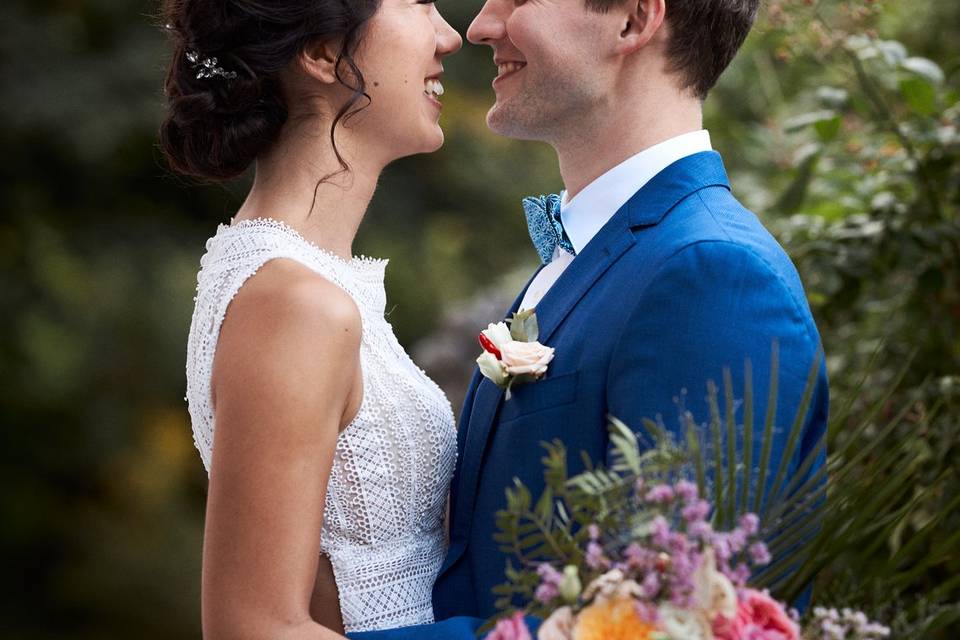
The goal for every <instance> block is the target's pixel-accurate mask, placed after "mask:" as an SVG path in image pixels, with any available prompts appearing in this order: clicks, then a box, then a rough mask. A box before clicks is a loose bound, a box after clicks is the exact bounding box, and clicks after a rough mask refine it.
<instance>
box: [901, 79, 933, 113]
mask: <svg viewBox="0 0 960 640" xmlns="http://www.w3.org/2000/svg"><path fill="white" fill-rule="evenodd" d="M900 94H901V95H902V96H903V98H904V100H906V101H907V104H908V105H910V108H911V109H912V110H913V111H914V112H915V113H917V114H919V115H922V116H932V115H933V114H934V113H936V112H937V94H936V91H935V90H934V88H933V86H932V85H931V84H930V83H929V82H928V81H927V80H924V79H923V78H916V77H914V78H904V79H903V80H901V81H900Z"/></svg>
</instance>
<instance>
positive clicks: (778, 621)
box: [713, 589, 800, 640]
mask: <svg viewBox="0 0 960 640" xmlns="http://www.w3.org/2000/svg"><path fill="white" fill-rule="evenodd" d="M713 636H714V638H715V640H799V638H800V630H799V629H798V628H797V624H796V623H795V622H794V621H793V620H791V619H790V616H789V615H787V612H786V611H785V610H784V609H783V606H782V605H781V604H780V603H779V602H777V601H776V600H774V599H773V598H771V597H770V596H769V595H768V594H767V593H763V592H760V591H754V590H753V589H747V590H746V591H745V592H744V594H743V597H742V598H741V600H740V602H739V603H738V605H737V613H736V615H735V616H734V617H733V618H728V617H725V616H722V615H720V616H717V617H716V618H714V621H713Z"/></svg>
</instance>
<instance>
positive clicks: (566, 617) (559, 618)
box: [537, 607, 576, 640]
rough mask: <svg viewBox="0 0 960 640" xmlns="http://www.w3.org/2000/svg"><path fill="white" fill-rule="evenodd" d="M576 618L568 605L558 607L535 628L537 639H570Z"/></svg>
mask: <svg viewBox="0 0 960 640" xmlns="http://www.w3.org/2000/svg"><path fill="white" fill-rule="evenodd" d="M574 622H576V620H575V619H574V617H573V611H571V609H570V607H560V608H559V609H557V610H556V611H554V612H553V613H551V614H550V617H549V618H547V619H546V620H544V621H543V624H541V625H540V628H539V629H538V630H537V640H570V639H571V638H572V637H573V625H574Z"/></svg>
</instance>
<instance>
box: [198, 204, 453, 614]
mask: <svg viewBox="0 0 960 640" xmlns="http://www.w3.org/2000/svg"><path fill="white" fill-rule="evenodd" d="M274 258H289V259H291V260H296V261H297V262H300V263H302V264H304V265H306V266H307V267H309V268H311V269H313V270H314V271H316V272H317V273H319V274H321V275H322V276H324V277H325V278H326V279H328V280H329V281H330V282H332V283H334V284H336V285H337V286H339V287H341V288H342V289H343V290H344V291H346V292H347V293H348V294H350V296H351V297H352V298H353V300H354V301H355V302H356V304H357V307H359V309H360V315H361V319H362V324H363V331H362V336H361V341H360V365H361V368H362V375H363V385H364V394H363V400H362V402H361V406H360V411H359V413H358V414H357V417H356V418H355V419H354V420H353V422H351V423H350V425H349V426H347V428H346V429H344V430H343V432H342V433H341V434H340V437H339V439H338V441H337V448H336V452H335V454H334V461H333V469H332V471H331V473H330V481H329V484H328V488H327V497H326V503H325V508H324V517H323V527H322V529H321V530H320V531H319V532H318V535H319V536H320V545H321V550H322V552H323V553H325V554H326V555H328V556H329V558H330V561H331V565H332V566H333V571H334V574H335V577H336V582H337V588H338V589H339V592H340V609H341V614H342V616H343V623H344V626H345V628H346V630H347V631H367V630H374V629H386V628H394V627H401V626H408V625H414V624H423V623H429V622H433V607H432V604H431V591H432V588H433V582H434V580H435V578H436V576H437V573H438V571H439V570H440V565H441V563H442V562H443V557H444V554H445V552H446V535H445V532H444V528H443V516H444V511H445V507H446V496H447V489H448V487H449V483H450V478H451V476H452V474H453V467H454V463H455V461H456V455H457V451H456V449H457V446H456V432H455V426H454V418H453V412H452V411H451V408H450V403H449V401H448V400H447V398H446V396H445V395H444V394H443V392H442V391H441V390H440V388H439V387H438V386H437V385H436V384H435V383H434V382H433V381H432V380H430V379H429V378H428V377H427V376H426V374H424V372H423V371H422V370H420V369H419V368H417V366H416V365H414V364H413V362H412V361H411V360H410V357H409V356H408V355H407V354H406V352H404V350H403V348H402V347H401V346H400V344H399V343H398V342H397V339H396V337H395V336H394V333H393V328H392V327H391V326H390V324H389V323H388V322H387V321H386V319H385V318H384V307H385V305H386V293H385V291H384V285H383V277H384V269H385V267H386V263H387V261H386V260H375V259H372V258H354V259H352V260H349V261H348V260H344V259H342V258H340V257H338V256H335V255H333V254H331V253H328V252H326V251H324V250H322V249H320V248H319V247H317V246H316V245H314V244H312V243H310V242H309V241H307V240H306V239H305V238H303V237H302V236H301V235H300V234H299V233H297V232H296V231H295V230H293V229H292V228H290V227H288V226H287V225H285V224H283V223H281V222H279V221H276V220H271V219H267V218H256V219H252V220H242V221H239V222H237V223H236V224H234V225H233V226H227V225H220V226H219V227H218V228H217V232H216V235H214V236H213V237H212V238H210V239H209V240H208V241H207V253H206V254H205V255H204V256H203V258H202V259H201V260H200V273H199V274H198V275H197V283H198V284H197V298H196V307H195V309H194V312H193V321H192V323H191V327H190V336H189V341H188V344H187V401H188V406H189V410H190V418H191V421H192V423H193V436H194V442H195V443H196V446H197V449H198V450H199V451H200V457H201V459H202V460H203V464H204V467H206V469H207V471H208V472H209V470H210V456H211V451H212V447H213V434H214V427H215V425H214V420H213V407H212V403H211V396H210V373H211V371H212V367H213V356H214V351H215V350H216V346H217V338H218V336H219V334H220V325H221V323H222V322H223V318H224V315H225V313H226V311H227V306H228V305H229V304H230V301H231V300H232V299H233V297H234V296H235V295H236V293H237V291H238V290H239V289H240V287H241V286H242V285H243V283H244V282H245V281H246V280H247V278H249V277H250V276H252V275H253V274H254V273H256V272H257V270H258V269H259V268H260V267H261V266H263V264H264V263H266V262H267V261H268V260H272V259H274Z"/></svg>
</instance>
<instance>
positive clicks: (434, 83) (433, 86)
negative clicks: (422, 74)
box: [423, 78, 443, 98]
mask: <svg viewBox="0 0 960 640" xmlns="http://www.w3.org/2000/svg"><path fill="white" fill-rule="evenodd" d="M423 92H424V93H425V94H427V95H432V96H434V97H436V98H439V97H440V96H442V95H443V85H442V84H440V81H439V80H435V79H433V78H431V79H429V80H426V81H424V83H423Z"/></svg>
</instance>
